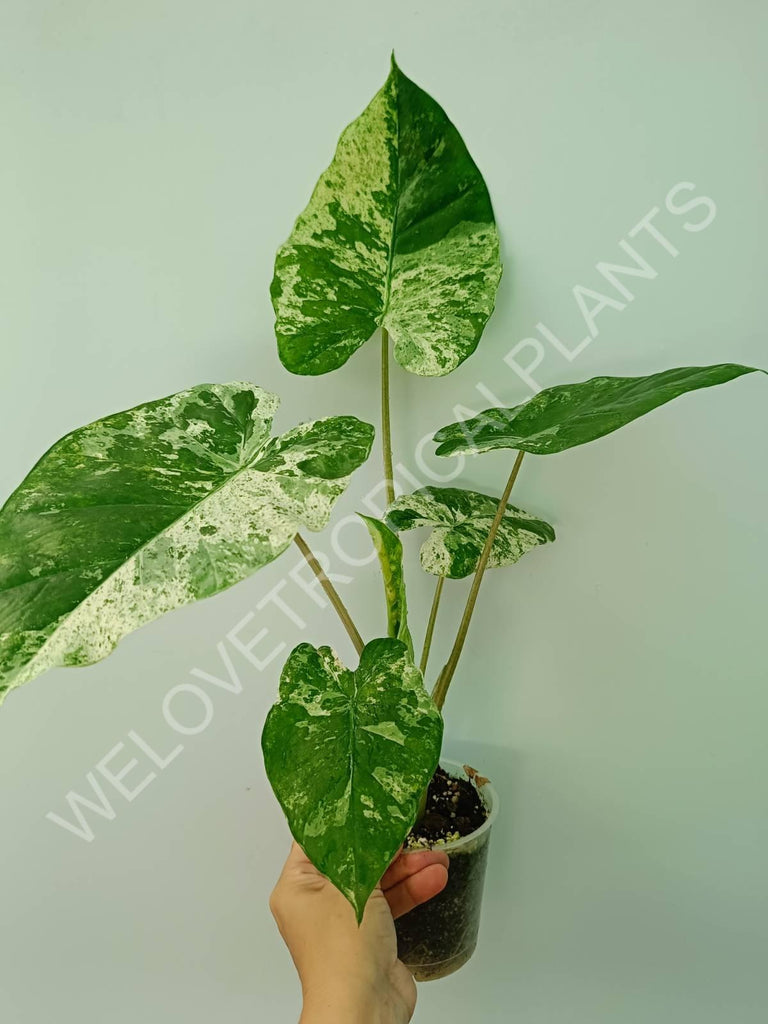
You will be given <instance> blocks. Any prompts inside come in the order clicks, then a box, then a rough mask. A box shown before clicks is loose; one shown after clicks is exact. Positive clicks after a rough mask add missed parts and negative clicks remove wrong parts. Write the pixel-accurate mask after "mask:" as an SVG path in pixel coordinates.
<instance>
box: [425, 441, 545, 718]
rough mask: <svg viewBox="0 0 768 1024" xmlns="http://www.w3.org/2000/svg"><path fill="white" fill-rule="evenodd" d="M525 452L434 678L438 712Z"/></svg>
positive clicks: (519, 455)
mask: <svg viewBox="0 0 768 1024" xmlns="http://www.w3.org/2000/svg"><path fill="white" fill-rule="evenodd" d="M524 455H525V452H518V453H517V458H516V459H515V464H514V466H513V467H512V472H511V473H510V474H509V480H507V486H506V487H505V488H504V493H503V494H502V496H501V500H500V501H499V507H498V508H497V509H496V515H495V516H494V517H493V522H492V523H491V528H490V530H489V531H488V536H487V537H486V538H485V544H484V546H483V550H482V552H481V554H480V559H479V561H478V563H477V568H476V569H475V576H474V579H473V580H472V586H471V588H470V591H469V596H468V597H467V603H466V605H465V606H464V614H463V615H462V617H461V623H460V624H459V631H458V633H457V634H456V640H455V641H454V644H453V648H452V650H451V653H450V656H449V658H448V661H447V662H446V663H445V666H444V668H443V670H442V672H441V673H440V675H439V676H438V679H437V682H436V683H435V688H434V690H433V691H432V699H433V700H434V702H435V704H436V705H437V708H438V710H441V709H442V707H443V704H445V697H446V694H447V693H448V687H449V686H450V685H451V680H452V679H453V674H454V672H455V671H456V666H457V665H458V663H459V657H460V656H461V650H462V648H463V646H464V641H465V640H466V638H467V631H468V630H469V623H470V620H471V618H472V612H473V611H474V609H475V602H476V601H477V594H478V591H479V590H480V584H481V583H482V582H483V575H484V573H485V570H486V567H487V565H488V559H489V558H490V557H491V549H492V548H493V542H494V540H495V539H496V534H497V533H498V529H499V524H500V523H501V520H502V519H503V517H504V512H505V510H506V507H507V501H508V500H509V495H510V492H511V490H512V488H513V487H514V485H515V480H517V474H518V473H519V472H520V464H521V462H522V461H523V456H524Z"/></svg>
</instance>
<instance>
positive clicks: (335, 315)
mask: <svg viewBox="0 0 768 1024" xmlns="http://www.w3.org/2000/svg"><path fill="white" fill-rule="evenodd" d="M500 277H501V263H500V262H499V236H498V232H497V230H496V223H495V220H494V216H493V209H492V207H491V200H490V197H489V195H488V189H487V188H486V186H485V182H484V181H483V178H482V175H481V174H480V171H479V170H478V169H477V166H476V164H475V162H474V161H473V159H472V157H471V156H470V155H469V153H468V152H467V148H466V146H465V145H464V142H463V141H462V139H461V136H460V135H459V133H458V131H457V130H456V128H455V127H454V126H453V125H452V124H451V122H450V121H449V120H448V117H447V115H446V113H445V111H444V110H443V109H442V107H440V106H439V105H438V104H437V103H436V102H435V101H434V100H433V99H432V98H431V97H430V96H428V95H427V93H425V92H424V91H423V90H422V89H420V88H419V87H418V86H417V85H416V84H415V83H414V82H412V81H411V80H410V79H409V78H407V77H406V76H405V75H404V74H403V73H402V71H400V69H399V68H398V67H397V65H396V64H395V62H394V58H393V60H392V70H391V72H390V75H389V77H388V78H387V81H386V82H385V83H384V86H383V88H382V89H381V90H380V91H379V92H378V93H377V94H376V95H375V96H374V98H373V100H372V101H371V103H370V104H369V106H368V107H367V108H366V109H365V111H364V112H363V113H362V114H361V115H360V117H358V118H357V120H356V121H353V122H352V124H350V125H349V126H348V127H347V128H346V129H345V130H344V132H343V133H342V135H341V138H340V139H339V143H338V147H337V149H336V154H335V156H334V158H333V161H332V162H331V165H330V166H329V167H328V168H327V170H326V171H324V173H323V174H322V175H321V177H320V180H319V181H318V183H317V185H316V187H315V190H314V192H313V194H312V198H311V199H310V201H309V205H308V206H307V207H306V209H305V210H304V212H303V213H302V214H301V215H300V216H299V218H298V220H297V221H296V224H295V226H294V228H293V232H292V234H291V236H290V238H289V239H288V241H287V242H286V243H285V244H284V245H283V246H282V248H281V249H280V250H279V251H278V253H277V258H276V260H275V275H274V279H273V281H272V289H271V293H272V304H273V306H274V309H275V316H276V323H275V332H276V334H277V341H278V349H279V352H280V358H281V360H282V361H283V364H284V365H285V366H286V367H287V368H288V369H289V370H291V372H293V373H302V374H318V373H327V372H328V371H329V370H335V369H336V368H337V367H339V366H341V365H342V364H343V363H345V362H346V361H347V359H349V357H350V356H351V355H352V353H353V352H355V351H356V350H357V349H358V348H359V347H360V346H361V345H363V344H364V343H365V342H366V341H367V340H368V339H369V338H370V337H371V335H372V334H373V332H374V331H375V329H376V328H377V327H379V326H381V327H385V328H386V329H387V330H388V331H389V333H390V336H391V338H392V341H393V342H394V356H395V359H396V361H397V362H398V363H399V364H400V365H401V366H403V367H404V368H405V369H406V370H409V371H410V372H411V373H417V374H421V375H424V376H441V375H442V374H446V373H450V372H451V370H453V369H455V368H456V367H457V366H458V365H459V363H461V362H463V361H464V360H465V359H466V358H467V356H469V355H471V354H472V352H474V350H475V348H476V347H477V343H478V341H479V340H480V336H481V334H482V332H483V328H484V327H485V324H486V321H487V320H488V317H489V316H490V315H491V313H492V311H493V305H494V300H495V296H496V289H497V287H498V284H499V279H500Z"/></svg>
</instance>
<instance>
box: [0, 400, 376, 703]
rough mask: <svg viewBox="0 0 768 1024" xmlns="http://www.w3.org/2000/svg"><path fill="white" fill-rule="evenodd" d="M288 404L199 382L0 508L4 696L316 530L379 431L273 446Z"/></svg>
mask: <svg viewBox="0 0 768 1024" xmlns="http://www.w3.org/2000/svg"><path fill="white" fill-rule="evenodd" d="M278 403H279V399H278V398H277V396H276V395H273V394H270V393H269V392H266V391H262V390H261V389H260V388H257V387H254V386H253V385H251V384H241V383H234V384H204V385H200V386H199V387H195V388H191V389H190V390H188V391H182V392H180V393H179V394H176V395H172V396H170V397H169V398H163V399H160V400H158V401H154V402H149V403H147V404H145V405H140V406H137V407H136V408H134V409H130V410H128V411H127V412H121V413H117V414H115V415H113V416H109V417H107V418H105V419H102V420H98V421H97V422H95V423H91V424H89V425H88V426H85V427H82V428H80V429H78V430H75V431H74V432H73V433H71V434H68V435H67V436H66V437H64V438H62V439H61V440H60V441H58V442H57V443H56V444H55V445H54V446H53V447H52V448H51V449H50V451H48V452H47V454H46V455H44V456H43V458H42V459H41V460H40V461H39V462H38V463H37V465H36V466H35V467H34V469H33V470H32V471H31V472H30V473H29V475H28V476H27V477H26V479H25V480H24V481H23V483H22V484H21V485H20V487H19V488H18V489H17V490H16V491H15V492H14V493H13V494H12V495H11V497H10V498H9V499H8V501H7V502H6V504H5V506H4V507H3V508H2V510H0V700H1V699H2V698H3V697H4V696H5V695H6V693H7V692H8V690H10V689H12V688H13V687H16V686H20V685H21V684H22V683H25V682H27V681H28V680H30V679H33V678H34V677H35V676H37V675H39V674H40V673H41V672H44V671H46V670H47V669H49V668H53V667H55V666H64V665H89V664H92V663H93V662H96V661H99V660H100V659H101V658H104V657H106V655H108V654H109V653H110V651H112V650H113V648H114V647H115V645H116V644H117V643H118V641H119V640H120V639H121V638H122V637H124V636H126V635H127V634H128V633H130V632H132V631H133V630H135V629H137V628H138V627H139V626H141V625H143V624H144V623H146V622H149V621H151V620H152V619H156V618H158V617H159V616H160V615H162V614H164V613H165V612H168V611H170V610H172V609H173V608H177V607H179V606H180V605H184V604H187V603H189V602H191V601H196V600H198V599H199V598H203V597H209V596H210V595H212V594H216V593H218V592H219V591H220V590H223V589H224V588H225V587H229V586H231V585H232V584H234V583H237V582H239V581H240V580H242V579H243V578H244V577H246V576H248V575H249V574H250V573H252V572H254V571H255V570H256V569H259V568H260V567H261V566H263V565H266V564H267V563H268V562H271V561H272V560H273V559H274V558H276V557H277V556H278V555H279V554H280V553H281V552H282V551H284V550H285V548H286V547H287V546H288V544H290V542H291V540H292V539H293V537H294V535H295V533H296V531H297V530H298V528H299V527H300V526H302V525H303V526H306V527H307V528H309V529H310V530H320V529H322V528H323V527H324V526H325V525H326V523H327V522H328V519H329V516H330V513H331V509H332V506H333V503H334V501H335V500H336V499H337V498H338V497H339V495H340V494H341V493H342V492H343V491H344V489H345V487H346V486H347V483H348V481H349V474H350V473H351V472H352V470H353V469H355V468H356V467H357V466H359V465H360V463H362V462H363V461H364V460H365V459H366V458H367V456H368V453H369V451H370V447H371V443H372V440H373V428H372V427H371V426H370V425H369V424H367V423H362V422H361V421H360V420H357V419H355V418H354V417H343V416H336V417H331V418H330V419H326V420H318V421H316V422H314V423H304V424H301V425H300V426H298V427H295V428H294V429H293V430H290V431H288V432H287V433H285V434H283V435H282V436H280V437H276V438H270V426H271V422H272V417H273V415H274V413H275V411H276V409H277V406H278Z"/></svg>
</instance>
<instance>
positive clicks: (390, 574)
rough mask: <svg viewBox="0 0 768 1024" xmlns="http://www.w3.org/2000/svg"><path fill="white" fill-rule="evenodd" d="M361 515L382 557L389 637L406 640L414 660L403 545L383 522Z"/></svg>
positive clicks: (377, 551)
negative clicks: (409, 625)
mask: <svg viewBox="0 0 768 1024" xmlns="http://www.w3.org/2000/svg"><path fill="white" fill-rule="evenodd" d="M358 515H359V516H360V518H361V519H362V520H363V522H364V523H365V525H366V526H367V527H368V532H369V533H370V535H371V540H372V541H373V545H374V547H375V548H376V553H377V555H378V556H379V564H380V565H381V576H382V579H383V580H384V600H385V601H386V603H387V631H388V635H389V636H392V637H395V638H396V639H397V640H402V641H403V643H404V644H405V645H406V647H407V648H408V653H409V654H410V656H411V657H413V640H412V638H411V634H410V631H409V629H408V603H407V601H406V598H405V576H404V574H403V545H402V544H401V543H400V538H399V537H398V536H397V534H396V533H393V532H392V530H390V528H389V527H388V526H387V524H386V523H383V522H382V521H381V520H380V519H374V518H372V517H371V516H365V515H363V513H362V512H358Z"/></svg>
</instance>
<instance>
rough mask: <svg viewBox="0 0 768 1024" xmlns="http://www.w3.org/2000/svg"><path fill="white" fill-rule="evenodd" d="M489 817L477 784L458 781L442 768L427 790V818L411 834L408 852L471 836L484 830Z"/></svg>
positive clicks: (463, 780)
mask: <svg viewBox="0 0 768 1024" xmlns="http://www.w3.org/2000/svg"><path fill="white" fill-rule="evenodd" d="M483 781H485V780H483ZM487 816H488V814H487V811H486V809H485V807H484V806H483V801H482V800H481V799H480V794H479V793H478V792H477V789H476V788H475V786H474V785H473V783H471V782H469V781H468V780H467V779H454V778H452V777H451V776H450V775H449V774H448V773H447V772H446V771H445V770H444V769H443V768H440V767H438V769H437V771H436V772H435V774H434V775H433V776H432V781H431V782H430V784H429V788H428V790H427V806H426V810H425V812H424V816H423V817H422V819H421V821H419V822H417V823H416V825H414V827H413V828H412V829H411V831H410V833H409V834H408V838H407V839H406V844H405V845H406V848H408V847H410V848H419V847H423V846H432V845H433V844H434V843H439V842H440V841H441V840H442V841H443V842H446V841H448V840H450V839H458V838H460V837H461V836H468V835H469V834H470V832H474V831H475V829H477V828H480V826H481V825H482V824H483V822H484V821H485V819H486V818H487Z"/></svg>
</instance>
